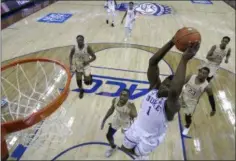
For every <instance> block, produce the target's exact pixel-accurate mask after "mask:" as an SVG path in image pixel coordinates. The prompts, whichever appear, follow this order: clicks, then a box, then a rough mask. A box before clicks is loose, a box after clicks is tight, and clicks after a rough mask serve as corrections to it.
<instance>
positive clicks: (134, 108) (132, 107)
mask: <svg viewBox="0 0 236 161" xmlns="http://www.w3.org/2000/svg"><path fill="white" fill-rule="evenodd" d="M128 106H129V108H130V109H131V110H130V114H129V115H130V117H131V118H132V120H133V119H134V118H135V117H137V115H138V114H137V110H136V107H135V105H134V103H129V104H128Z"/></svg>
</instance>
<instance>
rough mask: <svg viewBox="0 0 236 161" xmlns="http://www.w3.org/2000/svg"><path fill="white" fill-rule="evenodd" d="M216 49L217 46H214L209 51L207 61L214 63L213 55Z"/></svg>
mask: <svg viewBox="0 0 236 161" xmlns="http://www.w3.org/2000/svg"><path fill="white" fill-rule="evenodd" d="M215 49H216V45H214V46H212V47H211V49H210V50H209V51H208V53H207V56H206V58H207V60H210V61H214V59H215V57H214V56H213V53H214V51H215Z"/></svg>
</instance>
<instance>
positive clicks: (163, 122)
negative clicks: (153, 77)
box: [134, 89, 167, 136]
mask: <svg viewBox="0 0 236 161" xmlns="http://www.w3.org/2000/svg"><path fill="white" fill-rule="evenodd" d="M157 93H158V90H156V89H154V90H151V91H149V92H148V93H147V94H146V95H145V96H144V98H143V100H142V104H141V109H140V110H139V113H138V116H137V119H136V120H135V122H134V124H135V126H136V127H138V128H139V129H142V130H143V131H145V132H146V133H148V134H150V135H156V136H160V135H162V134H163V133H165V132H166V129H167V119H166V114H165V101H166V99H167V98H166V97H162V98H158V97H157Z"/></svg>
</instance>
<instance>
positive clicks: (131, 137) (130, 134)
mask: <svg viewBox="0 0 236 161" xmlns="http://www.w3.org/2000/svg"><path fill="white" fill-rule="evenodd" d="M139 141H140V133H139V132H138V130H137V129H136V128H135V127H134V124H132V125H131V126H130V128H129V129H128V130H127V131H126V132H125V135H124V140H123V144H122V146H121V150H123V151H124V152H126V153H129V154H132V155H135V152H134V148H135V147H136V146H137V145H138V143H139Z"/></svg>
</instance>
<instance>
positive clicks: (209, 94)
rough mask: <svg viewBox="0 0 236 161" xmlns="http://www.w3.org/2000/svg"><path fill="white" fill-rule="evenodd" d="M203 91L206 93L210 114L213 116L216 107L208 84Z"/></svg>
mask: <svg viewBox="0 0 236 161" xmlns="http://www.w3.org/2000/svg"><path fill="white" fill-rule="evenodd" d="M205 91H206V93H207V95H208V100H209V103H210V105H211V114H210V115H211V116H213V115H214V114H215V112H216V107H215V99H214V95H213V92H212V88H211V87H210V85H208V86H207V88H206V89H205Z"/></svg>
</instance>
